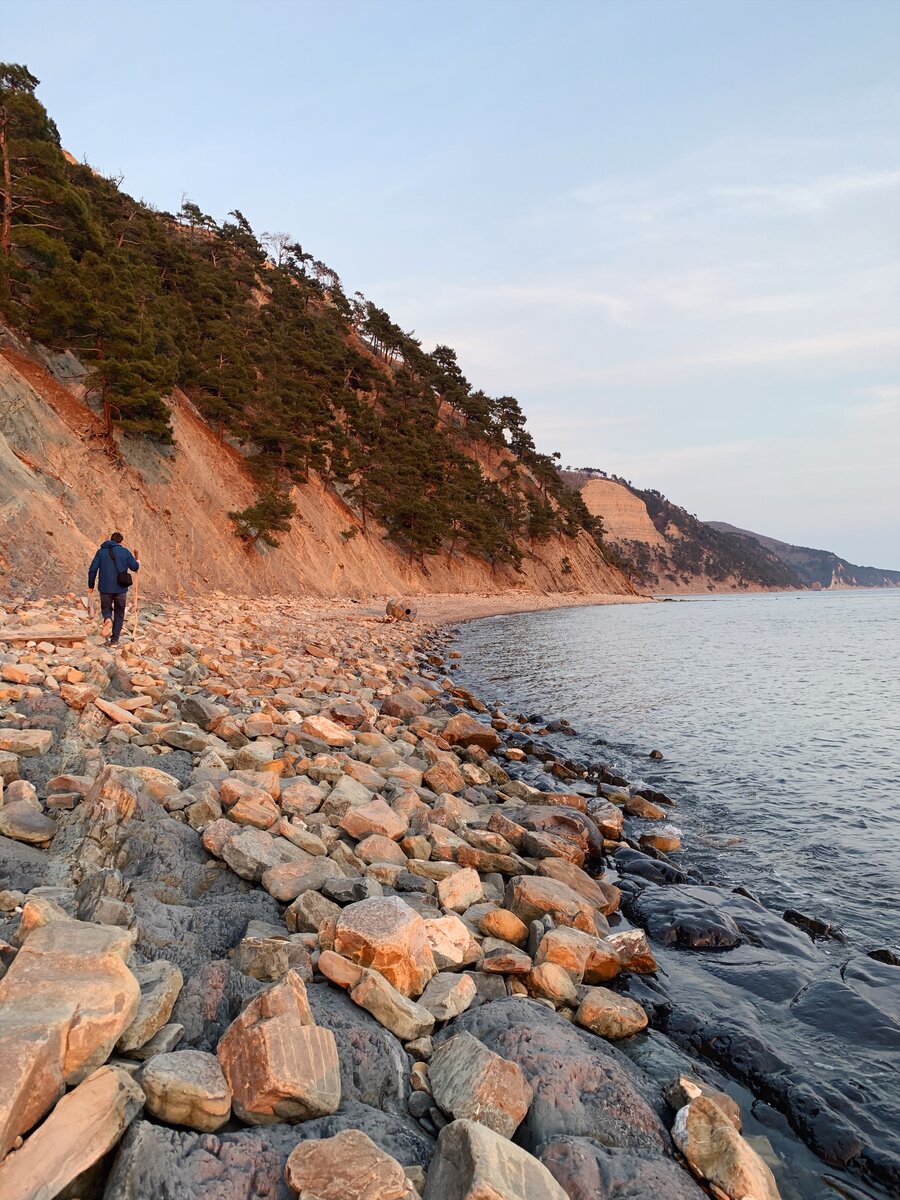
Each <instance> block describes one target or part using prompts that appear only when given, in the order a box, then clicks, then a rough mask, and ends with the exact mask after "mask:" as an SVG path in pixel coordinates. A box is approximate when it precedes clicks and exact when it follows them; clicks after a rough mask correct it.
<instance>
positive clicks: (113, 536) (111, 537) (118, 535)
mask: <svg viewBox="0 0 900 1200" xmlns="http://www.w3.org/2000/svg"><path fill="white" fill-rule="evenodd" d="M109 540H110V541H111V542H118V543H119V545H120V546H121V545H122V543H123V542H124V541H125V539H124V538H123V537H122V535H121V533H111V534H110V535H109Z"/></svg>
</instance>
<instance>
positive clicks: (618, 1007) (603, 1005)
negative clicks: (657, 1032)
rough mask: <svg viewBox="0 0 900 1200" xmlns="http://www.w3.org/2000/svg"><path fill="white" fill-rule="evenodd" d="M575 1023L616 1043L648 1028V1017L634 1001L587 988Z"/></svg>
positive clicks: (614, 993) (616, 994)
mask: <svg viewBox="0 0 900 1200" xmlns="http://www.w3.org/2000/svg"><path fill="white" fill-rule="evenodd" d="M575 1020H576V1021H577V1022H578V1024H579V1025H583V1026H584V1027H585V1028H586V1029H590V1030H591V1032H592V1033H597V1034H599V1035H600V1037H605V1038H608V1039H609V1040H610V1041H616V1040H617V1039H619V1038H625V1037H631V1036H632V1034H635V1033H640V1031H641V1030H642V1029H646V1028H647V1014H646V1013H645V1012H644V1010H643V1008H641V1006H640V1004H638V1003H637V1002H636V1001H634V1000H630V999H629V998H628V997H627V996H620V995H619V994H618V993H617V992H611V991H610V990H609V988H604V987H594V988H588V990H587V992H586V993H585V995H584V998H583V1000H582V1001H581V1004H580V1005H579V1007H578V1012H577V1013H576V1014H575Z"/></svg>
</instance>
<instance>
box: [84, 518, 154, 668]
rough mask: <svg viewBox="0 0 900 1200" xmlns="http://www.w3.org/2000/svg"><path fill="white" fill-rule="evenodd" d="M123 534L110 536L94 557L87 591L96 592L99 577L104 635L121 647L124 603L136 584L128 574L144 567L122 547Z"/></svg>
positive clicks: (89, 568)
mask: <svg viewBox="0 0 900 1200" xmlns="http://www.w3.org/2000/svg"><path fill="white" fill-rule="evenodd" d="M122 541H123V538H122V535H121V533H113V534H111V535H110V536H109V537H108V538H107V539H106V541H105V542H104V543H103V544H102V546H101V547H100V549H99V550H98V551H97V553H96V554H95V555H94V557H93V560H92V562H91V565H90V566H89V567H88V591H89V592H93V590H94V584H95V582H96V581H97V575H98V574H99V576H100V612H101V613H102V615H103V636H104V637H105V638H108V639H109V645H110V646H117V645H118V644H119V634H120V633H121V632H122V625H123V624H124V622H125V601H126V600H127V598H128V589H129V588H130V587H131V584H132V582H133V580H132V578H131V576H130V575H129V571H138V570H140V566H141V564H140V563H139V562H138V560H137V558H136V554H137V551H135V553H134V554H132V553H131V551H130V550H129V549H128V547H127V546H123V545H122Z"/></svg>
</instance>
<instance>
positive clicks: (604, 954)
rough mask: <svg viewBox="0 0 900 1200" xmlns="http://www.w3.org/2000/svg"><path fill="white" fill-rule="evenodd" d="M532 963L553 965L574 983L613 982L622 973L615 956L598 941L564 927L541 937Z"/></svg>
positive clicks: (604, 944) (552, 930) (610, 949)
mask: <svg viewBox="0 0 900 1200" xmlns="http://www.w3.org/2000/svg"><path fill="white" fill-rule="evenodd" d="M535 962H536V963H538V964H540V963H556V964H557V965H558V966H560V967H562V968H563V969H564V970H565V971H566V972H567V973H568V975H569V977H570V978H571V980H572V982H573V983H581V982H582V981H586V982H588V983H600V982H601V981H602V980H605V979H612V978H613V977H614V976H616V975H618V973H619V970H620V969H621V964H620V962H619V956H618V954H617V953H616V952H615V950H614V949H612V947H611V946H608V945H607V944H606V943H605V942H604V941H603V940H602V939H601V938H595V937H591V935H590V934H589V933H582V931H581V930H580V929H571V928H568V927H566V926H562V927H560V928H559V929H551V930H549V931H548V932H547V933H545V934H544V936H543V937H542V938H541V942H540V945H539V946H538V949H537V954H536V955H535Z"/></svg>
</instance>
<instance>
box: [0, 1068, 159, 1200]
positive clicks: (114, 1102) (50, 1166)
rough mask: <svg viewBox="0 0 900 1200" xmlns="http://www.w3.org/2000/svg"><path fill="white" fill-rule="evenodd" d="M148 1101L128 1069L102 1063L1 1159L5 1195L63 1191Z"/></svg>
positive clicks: (20, 1197)
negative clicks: (19, 1143)
mask: <svg viewBox="0 0 900 1200" xmlns="http://www.w3.org/2000/svg"><path fill="white" fill-rule="evenodd" d="M143 1103H144V1093H143V1092H142V1091H141V1089H140V1087H138V1085H137V1084H136V1083H135V1082H134V1080H133V1079H132V1078H131V1076H130V1075H129V1074H128V1072H127V1071H124V1070H122V1069H121V1068H119V1067H100V1068H99V1070H97V1071H94V1072H93V1074H91V1075H89V1076H88V1077H87V1079H85V1080H84V1081H83V1082H82V1083H80V1084H79V1085H78V1087H76V1088H75V1089H74V1090H73V1091H71V1092H69V1093H68V1095H66V1096H64V1097H63V1098H62V1100H60V1102H59V1103H58V1104H57V1106H56V1108H54V1110H53V1112H52V1113H51V1114H50V1116H49V1117H48V1118H47V1120H46V1121H45V1122H44V1123H43V1125H41V1127H40V1128H39V1129H37V1130H36V1131H35V1132H34V1133H33V1134H32V1135H31V1137H30V1138H28V1140H27V1141H26V1142H25V1144H24V1145H23V1146H22V1148H21V1149H20V1150H15V1151H13V1153H12V1154H10V1155H9V1156H8V1157H7V1158H6V1159H5V1160H4V1162H3V1163H2V1164H0V1196H3V1200H37V1198H39V1197H52V1196H58V1195H59V1194H60V1192H62V1191H63V1190H64V1189H65V1188H67V1187H68V1186H69V1184H71V1183H73V1182H74V1181H75V1180H76V1179H77V1178H78V1176H79V1175H81V1174H82V1173H83V1172H85V1171H87V1170H88V1168H89V1167H92V1166H93V1165H94V1163H96V1162H98V1161H99V1160H100V1159H101V1158H102V1157H103V1156H104V1155H105V1154H107V1153H108V1152H109V1151H110V1150H111V1149H112V1147H113V1146H115V1144H116V1143H117V1142H118V1141H119V1139H120V1138H121V1136H122V1134H123V1133H124V1132H125V1130H126V1129H127V1128H128V1126H129V1125H130V1124H131V1122H132V1121H133V1120H134V1118H135V1117H136V1116H137V1114H138V1113H139V1112H140V1110H141V1107H142V1105H143Z"/></svg>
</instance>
